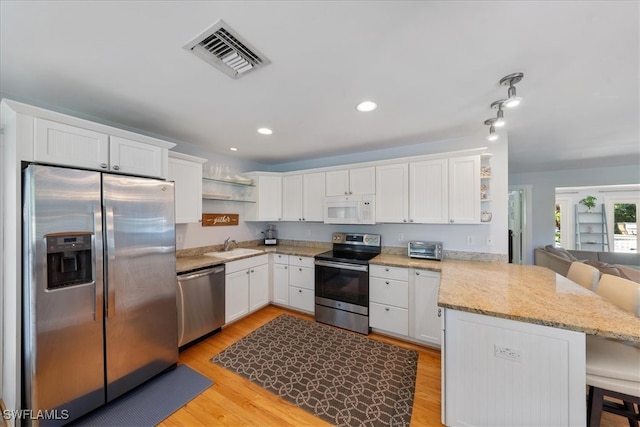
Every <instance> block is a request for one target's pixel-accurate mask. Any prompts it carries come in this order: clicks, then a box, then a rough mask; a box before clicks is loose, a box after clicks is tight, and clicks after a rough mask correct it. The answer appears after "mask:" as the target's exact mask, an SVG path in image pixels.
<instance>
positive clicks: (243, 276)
mask: <svg viewBox="0 0 640 427" xmlns="http://www.w3.org/2000/svg"><path fill="white" fill-rule="evenodd" d="M225 269H226V276H225V297H224V302H225V304H224V307H225V316H224V317H225V323H230V322H233V321H234V320H238V319H240V318H241V317H244V316H246V315H247V314H249V313H250V312H252V311H255V310H257V309H259V308H261V307H264V306H265V305H267V304H269V256H268V255H260V256H256V257H252V258H246V259H242V260H238V261H232V262H228V263H226V264H225Z"/></svg>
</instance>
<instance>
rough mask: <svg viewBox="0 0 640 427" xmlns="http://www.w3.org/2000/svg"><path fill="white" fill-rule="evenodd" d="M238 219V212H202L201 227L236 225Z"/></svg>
mask: <svg viewBox="0 0 640 427" xmlns="http://www.w3.org/2000/svg"><path fill="white" fill-rule="evenodd" d="M239 221H240V215H239V214H228V213H203V214H202V226H203V227H219V226H221V225H238V224H239Z"/></svg>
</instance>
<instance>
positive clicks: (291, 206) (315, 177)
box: [282, 172, 325, 222]
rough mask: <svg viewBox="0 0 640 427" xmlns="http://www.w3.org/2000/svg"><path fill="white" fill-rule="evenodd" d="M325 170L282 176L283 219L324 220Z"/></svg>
mask: <svg viewBox="0 0 640 427" xmlns="http://www.w3.org/2000/svg"><path fill="white" fill-rule="evenodd" d="M324 192H325V174H324V172H318V173H308V174H304V175H288V176H284V177H283V178H282V220H283V221H316V222H322V221H324V217H323V212H324V211H323V207H324V206H323V205H324Z"/></svg>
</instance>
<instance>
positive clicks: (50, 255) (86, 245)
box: [45, 232, 93, 289]
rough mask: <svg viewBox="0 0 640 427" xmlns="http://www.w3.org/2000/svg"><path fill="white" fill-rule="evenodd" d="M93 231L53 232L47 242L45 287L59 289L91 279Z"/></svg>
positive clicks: (90, 280)
mask: <svg viewBox="0 0 640 427" xmlns="http://www.w3.org/2000/svg"><path fill="white" fill-rule="evenodd" d="M92 236H93V233H89V232H79V233H66V234H63V233H55V234H48V235H47V236H45V240H46V242H47V289H60V288H64V287H67V286H74V285H81V284H84V283H90V282H92V281H93V264H92V259H93V254H92V252H93V250H92V245H91V237H92Z"/></svg>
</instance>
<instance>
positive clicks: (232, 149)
mask: <svg viewBox="0 0 640 427" xmlns="http://www.w3.org/2000/svg"><path fill="white" fill-rule="evenodd" d="M229 150H231V151H238V149H237V148H236V147H231V148H229Z"/></svg>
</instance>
